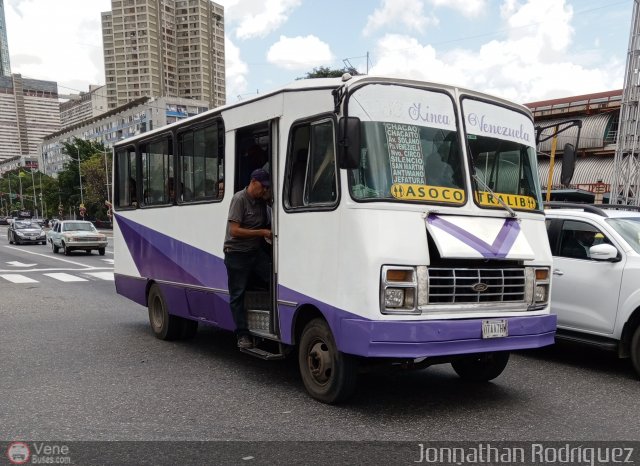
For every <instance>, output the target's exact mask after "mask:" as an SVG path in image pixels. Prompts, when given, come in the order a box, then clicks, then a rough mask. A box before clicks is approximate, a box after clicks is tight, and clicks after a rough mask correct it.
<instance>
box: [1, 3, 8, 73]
mask: <svg viewBox="0 0 640 466" xmlns="http://www.w3.org/2000/svg"><path fill="white" fill-rule="evenodd" d="M0 76H11V64H10V63H9V43H8V41H7V23H6V21H5V19H4V0H0Z"/></svg>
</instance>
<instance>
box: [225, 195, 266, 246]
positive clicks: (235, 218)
mask: <svg viewBox="0 0 640 466" xmlns="http://www.w3.org/2000/svg"><path fill="white" fill-rule="evenodd" d="M230 222H236V223H238V224H240V227H241V228H247V229H249V230H259V229H261V228H266V227H267V225H268V223H267V222H268V220H267V208H266V203H265V202H264V200H263V199H253V198H252V197H251V196H249V193H247V188H244V189H243V190H242V191H238V192H237V193H235V194H234V195H233V198H232V199H231V205H230V206H229V216H228V218H227V234H226V235H225V237H224V251H225V252H249V251H255V250H256V249H259V248H260V247H262V245H263V242H264V239H263V238H262V237H255V238H234V237H232V236H231V224H230Z"/></svg>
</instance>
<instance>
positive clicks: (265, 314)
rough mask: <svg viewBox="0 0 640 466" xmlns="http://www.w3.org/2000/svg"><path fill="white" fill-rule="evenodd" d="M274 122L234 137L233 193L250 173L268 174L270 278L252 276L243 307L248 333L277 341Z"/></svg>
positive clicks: (275, 146)
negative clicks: (263, 278)
mask: <svg viewBox="0 0 640 466" xmlns="http://www.w3.org/2000/svg"><path fill="white" fill-rule="evenodd" d="M276 135H277V122H276V121H275V120H274V121H266V122H263V123H258V124H255V125H252V126H247V127H244V128H241V129H239V130H237V132H236V136H235V142H236V146H235V172H234V180H233V182H234V193H236V192H238V191H240V190H242V189H244V188H245V187H247V186H248V185H249V182H250V181H251V173H252V172H253V171H254V170H256V169H258V168H261V169H263V170H266V171H267V172H268V173H269V174H270V175H271V189H270V190H269V193H268V194H269V197H270V199H269V200H268V204H270V205H268V206H267V217H268V218H269V223H270V224H269V228H271V231H272V232H273V233H274V235H273V236H274V240H273V241H271V242H267V241H264V244H263V247H264V250H265V252H266V253H267V254H268V256H269V257H270V258H271V261H270V263H271V277H270V280H269V282H267V283H265V282H264V281H262V280H260V279H259V277H257V276H253V277H252V278H251V279H250V281H249V286H248V288H247V292H246V294H245V307H246V309H247V323H248V327H249V330H250V331H251V333H252V334H254V335H257V336H262V337H265V338H269V339H273V340H277V339H278V338H279V334H280V330H279V328H278V316H277V311H278V307H277V305H276V302H277V293H276V290H277V280H276V267H275V261H274V258H275V257H277V254H276V248H277V245H276V244H275V243H276V242H275V238H276V234H275V227H276V221H275V215H274V211H275V209H272V208H271V205H277V200H276V199H274V198H275V197H276V196H277V191H278V190H277V189H275V187H276V186H277V180H276V177H275V175H274V173H276V172H275V170H272V168H275V166H274V162H275V161H276V159H277V157H274V155H273V154H277V144H276V139H277V137H276Z"/></svg>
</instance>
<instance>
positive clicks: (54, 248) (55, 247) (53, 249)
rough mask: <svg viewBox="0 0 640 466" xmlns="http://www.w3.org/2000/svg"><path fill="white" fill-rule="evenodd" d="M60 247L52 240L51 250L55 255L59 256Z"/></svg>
mask: <svg viewBox="0 0 640 466" xmlns="http://www.w3.org/2000/svg"><path fill="white" fill-rule="evenodd" d="M58 249H59V248H58V246H56V243H54V242H53V240H51V250H52V251H53V253H54V254H58Z"/></svg>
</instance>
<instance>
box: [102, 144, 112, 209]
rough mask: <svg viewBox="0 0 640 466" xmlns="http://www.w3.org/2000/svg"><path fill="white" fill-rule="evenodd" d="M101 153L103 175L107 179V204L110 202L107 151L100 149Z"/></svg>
mask: <svg viewBox="0 0 640 466" xmlns="http://www.w3.org/2000/svg"><path fill="white" fill-rule="evenodd" d="M102 154H103V155H104V175H105V179H106V181H107V183H106V184H107V201H108V202H109V204H111V195H110V194H109V186H110V184H109V167H108V165H107V151H106V149H105V150H103V151H102Z"/></svg>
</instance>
